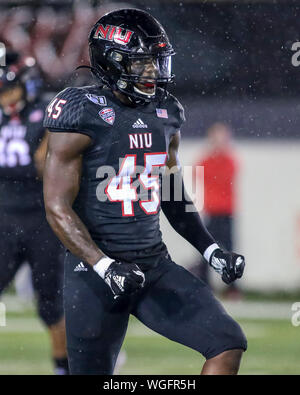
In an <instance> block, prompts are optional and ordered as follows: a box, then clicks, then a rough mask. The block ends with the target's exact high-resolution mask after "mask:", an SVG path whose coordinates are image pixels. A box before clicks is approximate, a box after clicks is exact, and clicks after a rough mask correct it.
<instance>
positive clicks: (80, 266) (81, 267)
mask: <svg viewBox="0 0 300 395" xmlns="http://www.w3.org/2000/svg"><path fill="white" fill-rule="evenodd" d="M87 271H88V269H87V268H86V267H85V266H84V264H83V263H82V262H80V263H79V264H78V265H77V266H76V267H75V269H74V272H87Z"/></svg>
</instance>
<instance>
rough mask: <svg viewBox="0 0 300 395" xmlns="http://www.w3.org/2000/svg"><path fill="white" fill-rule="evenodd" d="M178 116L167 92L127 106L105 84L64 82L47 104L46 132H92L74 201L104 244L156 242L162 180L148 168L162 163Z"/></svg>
mask: <svg viewBox="0 0 300 395" xmlns="http://www.w3.org/2000/svg"><path fill="white" fill-rule="evenodd" d="M183 120H184V113H183V108H182V106H181V105H180V103H179V102H178V100H177V99H176V98H175V97H174V96H172V95H171V94H169V93H168V94H167V95H166V97H165V99H164V100H163V101H161V102H152V103H148V104H146V105H143V106H138V107H135V108H133V107H128V106H126V105H124V104H122V103H121V102H120V101H119V100H118V99H117V98H116V97H115V96H114V94H113V93H112V92H111V90H109V89H106V88H101V87H98V86H89V87H81V88H66V89H65V90H64V91H62V92H60V93H59V94H58V95H57V96H56V97H55V98H54V99H53V100H52V101H51V103H50V104H49V106H48V108H47V111H46V115H45V121H44V126H45V127H47V128H48V129H49V130H50V131H51V132H78V133H83V134H87V135H88V136H90V137H91V139H92V144H91V145H90V147H89V148H88V149H87V150H86V151H85V152H84V154H83V161H82V162H83V164H82V167H83V168H82V178H81V185H80V190H79V194H78V196H77V198H76V200H75V202H74V206H73V208H74V210H75V212H76V213H77V214H78V215H79V217H80V218H81V220H82V221H83V222H84V224H85V225H86V226H87V228H88V230H89V232H90V234H91V236H92V238H93V240H94V241H95V242H96V243H97V244H98V245H99V247H100V248H101V249H102V250H103V251H104V252H109V251H111V252H116V251H129V250H140V249H144V248H148V247H152V246H154V245H156V244H158V243H160V242H161V232H160V227H159V210H160V199H159V188H160V185H159V178H158V176H153V175H151V172H153V169H154V168H155V167H159V166H164V165H165V163H166V160H167V151H168V145H169V141H170V138H171V136H172V135H174V134H175V133H176V131H177V130H178V129H179V128H180V125H181V123H182V122H183ZM145 192H147V197H145ZM142 193H144V195H143V198H140V194H142Z"/></svg>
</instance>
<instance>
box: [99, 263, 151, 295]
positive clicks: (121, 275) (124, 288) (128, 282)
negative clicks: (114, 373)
mask: <svg viewBox="0 0 300 395" xmlns="http://www.w3.org/2000/svg"><path fill="white" fill-rule="evenodd" d="M104 281H105V282H106V284H108V285H109V287H110V289H111V290H112V293H113V294H114V295H115V297H116V296H122V295H130V294H132V293H134V292H135V291H137V290H139V289H141V288H143V286H144V284H145V275H144V273H143V272H142V271H141V269H140V268H139V267H138V266H137V265H135V264H132V263H123V262H117V261H114V262H113V263H112V264H111V265H110V266H109V268H108V269H107V270H106V272H105V275H104Z"/></svg>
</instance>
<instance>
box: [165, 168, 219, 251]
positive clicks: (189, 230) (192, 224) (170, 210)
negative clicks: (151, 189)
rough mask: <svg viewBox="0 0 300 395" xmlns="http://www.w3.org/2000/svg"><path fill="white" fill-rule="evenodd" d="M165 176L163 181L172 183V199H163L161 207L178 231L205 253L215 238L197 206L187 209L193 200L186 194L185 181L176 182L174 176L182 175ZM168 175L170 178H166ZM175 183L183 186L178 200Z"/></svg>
mask: <svg viewBox="0 0 300 395" xmlns="http://www.w3.org/2000/svg"><path fill="white" fill-rule="evenodd" d="M164 177H165V179H164V180H163V182H167V183H170V200H168V201H166V200H162V202H161V208H162V210H163V212H164V214H165V216H166V217H167V219H168V221H169V222H170V224H171V225H172V227H173V228H174V229H175V230H176V232H177V233H179V234H180V235H181V236H182V237H183V238H185V239H186V240H187V241H188V242H189V243H191V244H192V245H193V246H194V247H195V248H196V249H197V250H198V251H199V252H200V253H201V254H202V255H203V254H204V252H205V251H206V249H207V248H208V247H209V246H211V245H212V244H214V243H215V240H214V238H213V237H212V235H211V234H210V233H209V232H208V230H207V229H206V227H205V225H204V224H203V222H202V220H201V217H200V215H199V213H198V212H197V210H196V208H195V207H192V210H191V211H189V212H187V211H186V206H187V205H189V208H190V209H191V206H193V202H192V201H191V199H190V198H189V197H188V195H187V194H186V191H185V188H184V184H183V181H182V182H176V183H175V182H174V177H181V175H179V174H177V175H174V174H170V175H167V176H164ZM166 177H169V178H170V179H169V180H166ZM166 185H167V184H166ZM175 185H176V186H177V185H180V187H181V188H182V191H181V193H182V200H181V201H176V200H175V198H174V191H175Z"/></svg>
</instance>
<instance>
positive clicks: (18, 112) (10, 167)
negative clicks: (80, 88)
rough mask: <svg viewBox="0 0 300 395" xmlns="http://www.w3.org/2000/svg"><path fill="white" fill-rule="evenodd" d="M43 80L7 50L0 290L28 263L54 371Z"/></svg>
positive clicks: (57, 338)
mask: <svg viewBox="0 0 300 395" xmlns="http://www.w3.org/2000/svg"><path fill="white" fill-rule="evenodd" d="M41 86H42V80H41V78H40V76H39V71H38V69H37V68H36V67H35V60H34V59H33V58H29V57H27V58H21V57H20V56H19V54H18V53H16V52H12V51H10V52H9V53H7V57H6V66H5V67H1V68H0V213H1V223H0V294H2V293H3V291H4V289H5V288H6V287H7V286H8V285H9V284H10V282H11V281H12V279H13V278H14V276H15V274H16V272H17V270H18V269H19V267H20V266H21V265H22V263H23V262H24V261H27V262H28V263H29V264H30V267H31V270H32V282H33V287H34V290H35V292H36V299H37V309H38V314H39V316H40V318H41V319H42V321H43V322H44V324H45V325H46V326H47V328H48V329H49V335H50V338H51V342H52V356H53V361H54V365H55V373H56V374H68V362H67V353H66V340H65V323H64V314H63V305H62V277H63V264H62V259H61V258H62V247H61V244H60V242H59V240H58V239H57V238H56V237H55V236H54V234H53V232H52V231H51V229H50V227H49V225H48V223H47V221H46V218H45V212H44V208H43V204H42V200H43V197H42V183H41V177H42V173H43V166H44V158H45V152H46V149H45V148H46V144H47V135H46V134H45V129H44V128H43V113H44V110H45V104H44V103H43V102H42V100H41V99H40V97H39V93H40V90H41Z"/></svg>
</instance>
